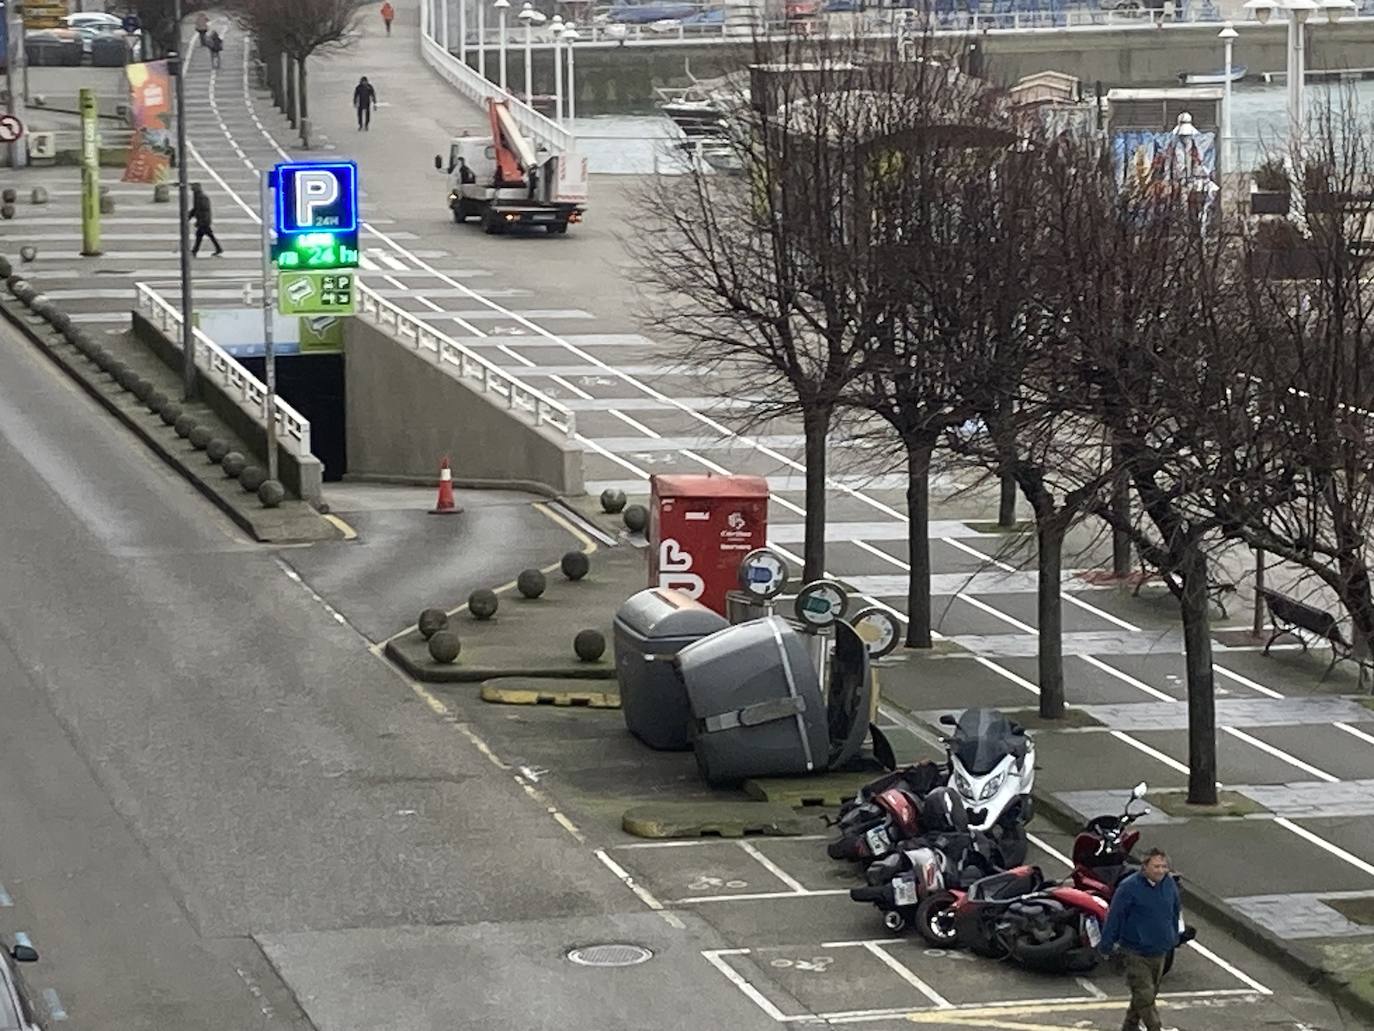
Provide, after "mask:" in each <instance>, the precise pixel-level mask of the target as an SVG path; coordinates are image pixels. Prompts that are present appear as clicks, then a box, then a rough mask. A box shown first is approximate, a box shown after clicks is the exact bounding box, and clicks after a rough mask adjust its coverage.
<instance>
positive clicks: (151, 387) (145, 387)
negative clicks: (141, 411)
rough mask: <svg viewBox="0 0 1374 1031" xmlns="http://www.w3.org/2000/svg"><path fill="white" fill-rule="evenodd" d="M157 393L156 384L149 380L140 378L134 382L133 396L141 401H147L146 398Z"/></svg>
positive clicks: (144, 402)
mask: <svg viewBox="0 0 1374 1031" xmlns="http://www.w3.org/2000/svg"><path fill="white" fill-rule="evenodd" d="M156 393H157V385H156V384H155V383H153V382H151V381H150V380H146V379H140V380H139V381H138V382H137V383H135V384H134V397H136V398H138V400H139V401H140V402H141V403H143V404H145V405H146V404H147V403H148V398H150V397H152V396H153V395H154V394H156Z"/></svg>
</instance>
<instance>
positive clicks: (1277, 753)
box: [1221, 727, 1341, 784]
mask: <svg viewBox="0 0 1374 1031" xmlns="http://www.w3.org/2000/svg"><path fill="white" fill-rule="evenodd" d="M1221 730H1222V733H1224V734H1229V735H1230V736H1231V737H1233V738H1236V739H1238V740H1240V741H1244V742H1245V743H1246V744H1247V745H1250V746H1252V747H1254V748H1258V749H1259V750H1260V751H1261V752H1267V753H1268V754H1269V755H1272V756H1273V757H1274V758H1276V759H1282V760H1283V761H1284V762H1286V763H1288V765H1290V766H1293V767H1295V768H1297V769H1299V770H1302V771H1303V772H1304V773H1310V774H1312V776H1314V777H1316V778H1317V779H1318V780H1324V781H1326V782H1327V783H1328V784H1339V783H1340V782H1341V778H1340V777H1333V776H1332V775H1331V774H1329V773H1327V772H1326V771H1325V770H1322V769H1318V768H1317V767H1316V766H1313V765H1312V764H1311V763H1309V762H1304V761H1303V760H1301V759H1299V758H1298V757H1297V756H1296V755H1291V754H1289V753H1288V752H1285V751H1284V750H1283V749H1282V748H1276V747H1274V746H1273V745H1271V744H1270V743H1269V742H1268V741H1261V740H1260V739H1259V738H1257V737H1255V736H1254V735H1252V734H1247V733H1246V732H1245V731H1243V730H1237V729H1236V728H1235V727H1222V728H1221Z"/></svg>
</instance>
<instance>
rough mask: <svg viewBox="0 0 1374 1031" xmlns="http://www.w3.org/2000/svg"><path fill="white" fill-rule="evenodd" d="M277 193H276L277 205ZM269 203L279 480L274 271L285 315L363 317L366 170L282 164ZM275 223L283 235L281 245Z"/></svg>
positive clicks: (268, 277) (269, 183)
mask: <svg viewBox="0 0 1374 1031" xmlns="http://www.w3.org/2000/svg"><path fill="white" fill-rule="evenodd" d="M272 190H275V191H276V199H275V203H273V198H272V195H271V191H272ZM262 205H263V208H262V210H263V219H262V234H263V242H262V245H263V258H262V280H263V282H262V318H263V329H264V332H265V342H266V345H267V346H266V351H267V375H266V377H265V378H266V380H267V420H268V424H267V444H268V475H269V476H270V477H271V478H272V479H276V475H277V473H276V470H277V453H276V439H277V437H276V381H277V373H276V354H275V351H274V347H273V339H272V310H273V305H272V286H273V284H272V279H273V276H272V270H273V267H274V266H275V268H276V277H275V278H276V293H277V304H276V310H277V311H279V312H281V314H283V315H290V316H297V317H302V318H303V319H304V318H312V317H315V318H321V319H324V318H326V317H327V318H329V319H338V318H340V317H343V316H347V315H354V314H356V313H357V310H358V294H357V289H356V288H357V269H358V227H359V218H358V166H357V165H355V164H353V163H352V162H349V161H331V162H298V163H289V164H281V165H277V166H276V168H274V169H273V170H272V172H271V174H270V176H268V175H264V176H263V189H262ZM269 211H270V212H272V217H271V219H270V221H269V218H268V212H269ZM269 225H270V226H271V227H272V228H274V229H275V230H276V237H277V238H276V242H275V243H273V242H272V240H271V234H270V232H269V228H268V227H269ZM321 328H322V329H323V328H324V325H323V323H321ZM330 328H331V329H332V328H333V327H330ZM302 350H304V347H302Z"/></svg>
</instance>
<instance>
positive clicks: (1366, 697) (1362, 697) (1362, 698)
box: [1355, 695, 1374, 711]
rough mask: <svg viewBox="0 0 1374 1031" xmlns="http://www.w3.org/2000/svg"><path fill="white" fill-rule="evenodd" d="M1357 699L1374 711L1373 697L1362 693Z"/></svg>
mask: <svg viewBox="0 0 1374 1031" xmlns="http://www.w3.org/2000/svg"><path fill="white" fill-rule="evenodd" d="M1355 701H1357V702H1359V703H1360V704H1361V705H1363V706H1364V707H1365V708H1366V709H1369V710H1371V711H1374V698H1371V697H1370V696H1369V695H1360V696H1359V697H1358V698H1356V699H1355Z"/></svg>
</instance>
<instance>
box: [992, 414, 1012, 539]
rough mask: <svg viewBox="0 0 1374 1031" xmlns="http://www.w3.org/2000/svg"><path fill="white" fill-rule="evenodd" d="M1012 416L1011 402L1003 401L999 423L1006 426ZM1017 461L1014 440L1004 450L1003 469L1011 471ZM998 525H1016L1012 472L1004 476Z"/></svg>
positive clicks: (998, 507)
mask: <svg viewBox="0 0 1374 1031" xmlns="http://www.w3.org/2000/svg"><path fill="white" fill-rule="evenodd" d="M1011 415H1012V411H1011V402H1010V401H1003V402H1002V404H1001V407H1000V409H999V410H998V421H999V422H1001V424H1002V425H1003V426H1006V425H1007V423H1008V422H1009V421H1010V419H1011ZM1015 461H1016V441H1015V440H1012V441H1010V442H1008V444H1007V445H1006V447H1004V448H1003V449H1002V468H1003V469H1007V470H1010V469H1011V467H1012V463H1013V462H1015ZM997 525H998V526H1000V527H1003V528H1007V527H1012V526H1015V525H1016V477H1014V476H1012V474H1011V473H1010V472H1004V473H1003V474H1002V496H1001V497H1000V498H999V499H998V503H997Z"/></svg>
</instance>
